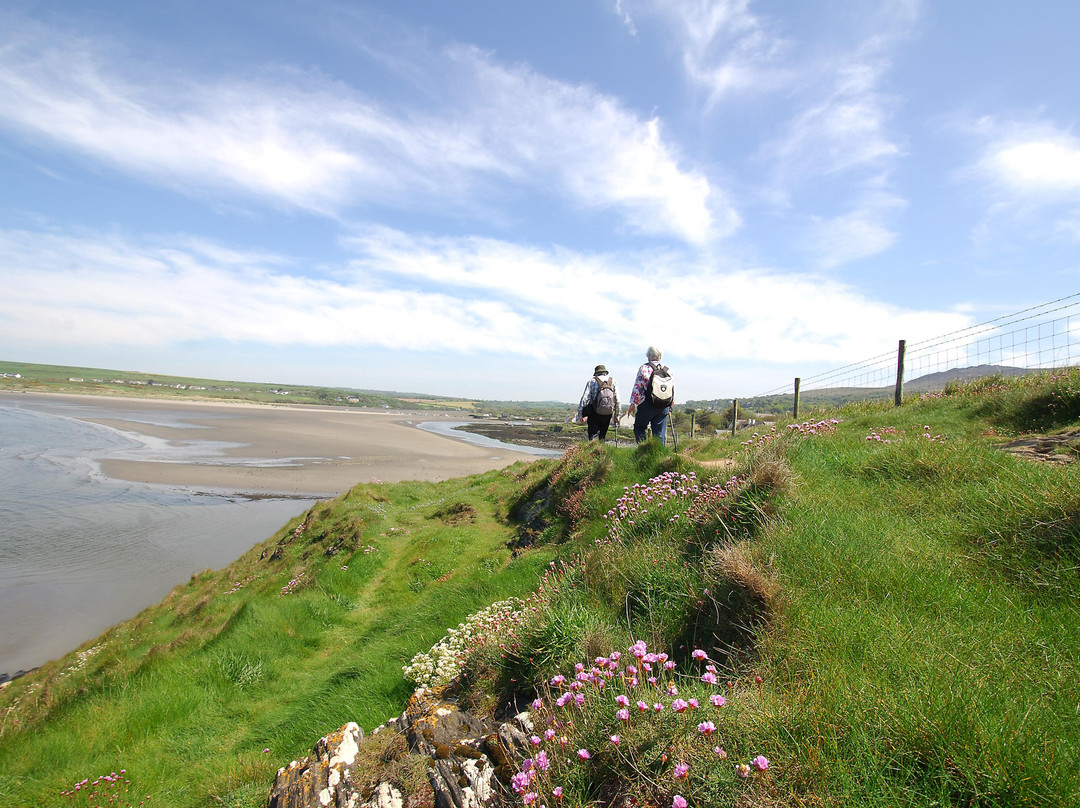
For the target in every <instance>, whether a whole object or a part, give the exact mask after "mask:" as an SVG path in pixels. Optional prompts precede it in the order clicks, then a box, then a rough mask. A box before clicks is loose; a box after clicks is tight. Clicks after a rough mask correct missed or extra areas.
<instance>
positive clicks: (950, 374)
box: [904, 365, 1039, 393]
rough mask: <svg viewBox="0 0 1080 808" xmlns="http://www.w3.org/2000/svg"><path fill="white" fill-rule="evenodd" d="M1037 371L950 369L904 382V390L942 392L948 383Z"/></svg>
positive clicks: (981, 367) (977, 367)
mask: <svg viewBox="0 0 1080 808" xmlns="http://www.w3.org/2000/svg"><path fill="white" fill-rule="evenodd" d="M1038 372H1039V371H1038V370H1030V369H1027V368H1014V367H1010V366H1009V365H973V366H972V367H967V368H952V369H950V370H943V371H940V372H939V373H927V374H926V375H925V376H919V377H918V378H917V379H912V380H911V381H905V382H904V390H905V391H906V392H911V393H932V392H936V391H937V390H944V389H945V386H946V385H947V384H948V383H949V382H968V381H971V380H972V379H981V378H983V377H984V376H1025V375H1027V374H1028V373H1038Z"/></svg>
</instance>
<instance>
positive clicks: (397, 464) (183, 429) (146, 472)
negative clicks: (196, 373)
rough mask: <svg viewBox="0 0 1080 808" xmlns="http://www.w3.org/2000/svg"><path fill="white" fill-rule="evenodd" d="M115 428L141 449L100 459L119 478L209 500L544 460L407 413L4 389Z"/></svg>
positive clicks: (335, 491)
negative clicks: (425, 423) (451, 433)
mask: <svg viewBox="0 0 1080 808" xmlns="http://www.w3.org/2000/svg"><path fill="white" fill-rule="evenodd" d="M28 402H33V404H31V405H30V406H31V407H33V408H35V409H41V410H43V411H47V412H49V413H51V414H53V415H60V416H62V417H69V418H74V419H76V420H81V421H85V422H89V423H95V424H98V425H100V426H105V427H108V428H111V429H115V430H117V431H119V432H121V433H123V434H125V435H127V436H128V437H129V438H131V440H132V441H133V443H136V444H139V445H138V447H137V448H133V449H130V450H125V451H121V452H112V453H109V455H106V456H104V457H102V458H98V459H97V462H98V464H99V466H100V468H101V471H102V473H103V474H104V475H105V476H107V477H109V478H113V479H118V480H124V481H127V482H135V483H145V484H151V485H167V486H177V487H182V488H187V489H193V490H196V491H199V492H205V493H216V494H223V493H230V492H232V493H246V494H251V495H254V496H274V495H278V496H286V497H306V498H324V497H333V496H337V495H339V494H341V493H344V492H345V491H348V490H349V489H350V488H352V487H353V486H355V485H356V484H358V483H363V482H373V481H378V482H400V481H404V480H425V481H431V482H436V481H439V480H446V479H451V478H454V477H462V476H468V475H470V474H477V473H482V472H485V471H490V470H492V469H496V468H502V467H504V466H507V465H510V464H512V463H515V462H519V461H531V460H535V459H536V456H535V455H530V454H528V453H526V452H523V451H518V450H515V449H512V448H509V447H498V448H491V447H484V446H477V445H474V444H470V443H469V442H468V441H467V440H466V439H465V438H460V439H459V438H453V437H448V436H445V435H440V434H437V433H434V432H429V431H426V430H423V429H420V428H418V427H417V426H416V425H415V424H416V422H417V421H420V420H437V419H438V418H439V417H446V416H434V417H432V416H431V415H429V414H428V413H424V414H423V415H420V414H417V413H411V412H406V411H399V410H372V409H358V408H348V407H334V406H329V405H328V406H321V405H297V404H284V405H278V404H273V405H266V404H258V403H253V402H212V401H178V400H175V399H154V398H131V397H120V396H95V395H81V394H74V393H52V392H37V391H26V392H9V391H0V404H3V405H9V406H23V405H26V404H27V403H28Z"/></svg>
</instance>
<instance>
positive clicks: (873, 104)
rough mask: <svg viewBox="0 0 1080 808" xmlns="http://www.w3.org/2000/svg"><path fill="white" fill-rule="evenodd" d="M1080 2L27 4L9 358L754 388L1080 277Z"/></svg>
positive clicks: (13, 193) (1079, 284)
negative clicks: (650, 371) (654, 370)
mask: <svg viewBox="0 0 1080 808" xmlns="http://www.w3.org/2000/svg"><path fill="white" fill-rule="evenodd" d="M1078 30H1080V3H1076V2H1074V0H1062V1H1061V2H1056V1H1055V0H1043V2H1040V3H1037V4H1021V3H1016V2H1004V1H1003V0H984V2H979V3H975V2H968V1H967V0H958V1H957V2H948V3H930V2H919V1H918V0H867V1H866V2H864V1H863V0H843V1H841V2H831V1H830V0H823V1H822V2H816V3H792V2H780V1H779V0H773V1H771V2H766V1H763V2H752V1H751V0H714V1H710V0H685V1H684V0H545V2H543V3H539V2H528V3H527V2H505V0H503V1H502V2H494V1H489V2H471V1H470V0H461V1H460V2H447V1H446V0H429V1H428V2H419V1H417V2H410V1H409V0H397V1H396V2H363V0H349V1H348V2H334V1H332V0H326V1H324V0H304V1H303V2H299V1H294V2H289V1H288V0H259V2H257V3H256V2H249V0H229V1H228V2H221V0H215V2H203V0H154V2H150V3H132V2H130V0H95V2H93V3H88V2H85V1H84V0H70V1H69V2H33V1H32V0H21V1H20V0H5V2H3V3H2V4H0V359H2V360H9V361H20V362H34V363H44V364H65V365H76V366H84V367H94V368H106V369H116V370H145V371H147V372H154V373H159V374H173V375H187V376H198V377H203V378H213V379H229V380H240V381H267V382H275V383H281V384H309V385H324V386H336V387H353V388H359V389H370V390H389V391H399V392H420V393H429V394H437V395H447V396H461V397H468V398H484V399H499V400H531V401H541V400H555V401H576V400H577V398H578V396H579V395H580V393H581V390H582V388H583V387H584V384H585V382H586V381H587V380H588V378H589V377H590V376H591V374H592V370H593V366H594V365H596V364H598V363H603V364H605V365H606V366H607V367H608V369H609V370H611V372H612V373H613V375H614V377H615V379H616V380H617V382H618V384H619V387H620V389H621V390H623V391H624V392H623V398H624V399H626V398H628V397H629V388H630V386H631V385H632V384H633V380H634V374H635V371H636V370H637V368H638V366H639V365H640V364H641V363H642V362H643V361H644V359H645V350H646V348H648V347H649V346H650V345H654V346H656V347H658V348H659V349H661V350H662V351H663V354H664V361H665V363H666V364H668V365H669V366H670V367H671V369H672V373H673V375H674V377H675V379H676V393H677V395H678V397H679V398H680V399H682V400H684V401H685V400H688V399H707V398H724V397H734V396H740V397H749V396H753V395H757V394H760V393H764V392H767V391H771V390H772V389H773V388H777V387H778V386H782V385H785V384H790V383H791V381H792V379H793V378H794V377H797V376H802V377H810V376H813V375H814V374H815V373H821V372H823V371H827V370H829V369H830V368H835V367H839V366H844V365H847V364H849V363H854V362H859V361H861V360H864V359H866V358H868V357H873V356H877V355H879V354H882V353H883V352H889V351H895V349H896V346H897V341H898V340H900V339H905V340H908V341H909V342H912V341H918V340H924V339H930V338H933V337H935V336H937V335H941V334H946V333H951V332H953V331H956V330H957V329H961V328H964V327H966V326H969V325H973V324H976V323H980V322H985V321H988V320H992V319H994V318H996V317H1000V316H1002V315H1005V314H1008V313H1010V312H1016V311H1020V310H1022V309H1025V308H1027V307H1029V306H1034V305H1037V304H1040V303H1043V302H1045V301H1049V300H1053V299H1056V298H1059V297H1062V296H1064V295H1068V294H1072V293H1075V292H1077V291H1080V251H1078V248H1080V136H1078V135H1077V134H1076V132H1075V131H1074V130H1075V129H1076V128H1077V124H1078V121H1077V116H1078V115H1080V82H1078V81H1077V80H1076V77H1077V76H1078V75H1080V49H1078V48H1076V47H1075V32H1076V31H1078Z"/></svg>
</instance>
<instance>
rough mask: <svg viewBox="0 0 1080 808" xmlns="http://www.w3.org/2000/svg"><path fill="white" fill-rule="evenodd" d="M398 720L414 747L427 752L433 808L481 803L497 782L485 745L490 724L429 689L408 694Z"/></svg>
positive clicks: (474, 807)
mask: <svg viewBox="0 0 1080 808" xmlns="http://www.w3.org/2000/svg"><path fill="white" fill-rule="evenodd" d="M400 723H401V725H402V726H403V728H404V731H405V735H406V737H407V738H408V741H409V748H410V749H412V750H413V752H415V753H418V754H422V755H426V756H428V757H429V758H430V761H431V763H430V767H429V769H428V777H429V778H430V780H431V787H432V788H433V789H434V791H435V808H485V807H486V806H489V805H491V802H492V798H493V796H494V793H495V791H496V790H497V788H498V784H497V783H495V782H493V781H494V779H495V777H496V772H495V769H496V767H495V766H494V765H493V764H492V761H491V758H490V756H489V754H488V750H487V739H488V737H489V736H491V735H493V734H494V731H495V727H494V726H493V725H491V724H490V723H489V722H486V721H483V720H481V719H479V718H476V717H475V716H473V715H470V714H469V713H466V712H463V711H461V710H459V709H458V708H457V706H456V705H455V704H453V703H452V702H449V701H443V700H441V699H439V698H437V697H436V696H435V695H434V694H433V693H432V692H431V691H417V692H416V693H415V694H413V696H412V698H410V699H409V705H408V707H407V708H406V710H405V714H404V715H403V716H402V717H401V721H400Z"/></svg>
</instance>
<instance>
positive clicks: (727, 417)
mask: <svg viewBox="0 0 1080 808" xmlns="http://www.w3.org/2000/svg"><path fill="white" fill-rule="evenodd" d="M745 415H746V413H745V412H744V411H743V408H742V407H736V406H735V404H734V403H732V404H729V405H728V408H727V409H726V410H724V411H723V412H722V413H721V414H720V421H721V423H723V424H725V425H726V426H731V422H732V419H734V420H738V419H739V418H742V417H744V416H745Z"/></svg>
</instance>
